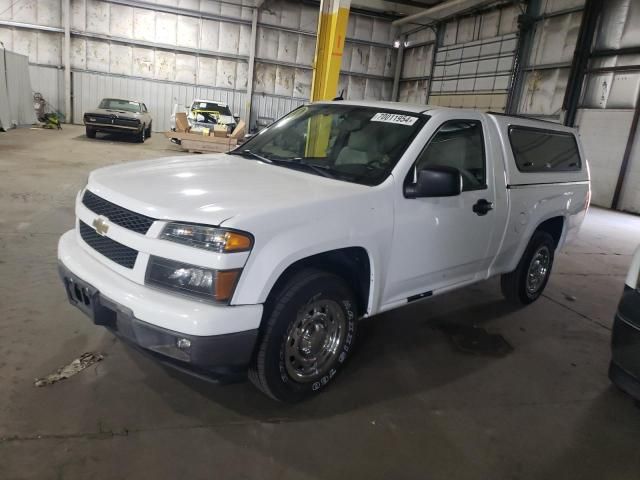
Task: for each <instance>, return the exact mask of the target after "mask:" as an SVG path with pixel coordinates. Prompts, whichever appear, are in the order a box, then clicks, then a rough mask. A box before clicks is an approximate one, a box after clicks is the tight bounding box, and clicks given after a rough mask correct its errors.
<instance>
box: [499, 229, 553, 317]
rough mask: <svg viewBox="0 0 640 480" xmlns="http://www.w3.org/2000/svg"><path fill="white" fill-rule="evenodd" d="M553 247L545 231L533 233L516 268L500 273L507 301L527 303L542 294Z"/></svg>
mask: <svg viewBox="0 0 640 480" xmlns="http://www.w3.org/2000/svg"><path fill="white" fill-rule="evenodd" d="M555 248H556V247H555V242H554V240H553V237H552V236H551V235H549V234H548V233H547V232H542V231H536V232H535V233H534V234H533V236H532V237H531V240H530V241H529V244H528V245H527V248H526V250H525V251H524V254H523V255H522V258H521V259H520V262H519V263H518V266H517V267H516V269H515V270H514V271H513V272H511V273H507V274H505V275H502V278H501V281H500V284H501V287H502V293H503V295H504V296H505V297H506V299H507V300H508V301H509V302H511V303H514V304H516V305H528V304H530V303H533V302H535V301H536V300H537V299H538V297H540V295H542V292H543V291H544V289H545V287H546V286H547V282H548V281H549V276H550V275H551V267H552V266H553V258H554V253H555Z"/></svg>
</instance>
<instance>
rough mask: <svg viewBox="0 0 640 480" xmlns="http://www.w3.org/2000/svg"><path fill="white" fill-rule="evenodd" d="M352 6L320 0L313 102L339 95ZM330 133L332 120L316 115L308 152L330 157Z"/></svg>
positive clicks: (344, 0) (343, 1) (341, 1)
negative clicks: (327, 153) (345, 41)
mask: <svg viewBox="0 0 640 480" xmlns="http://www.w3.org/2000/svg"><path fill="white" fill-rule="evenodd" d="M350 5H351V0H321V2H320V15H319V17H318V37H317V40H316V54H315V58H314V62H313V80H312V82H311V101H314V102H315V101H318V100H331V99H332V98H334V97H335V96H336V94H337V91H338V82H339V81H340V66H341V64H342V52H343V51H344V40H345V37H346V36H347V24H348V22H349V7H350ZM330 133H331V119H330V118H322V117H315V119H314V120H313V121H312V122H311V123H310V124H309V129H308V135H307V148H306V155H307V156H312V157H324V156H326V151H327V146H328V144H329V135H330Z"/></svg>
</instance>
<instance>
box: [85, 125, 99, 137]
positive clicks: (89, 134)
mask: <svg viewBox="0 0 640 480" xmlns="http://www.w3.org/2000/svg"><path fill="white" fill-rule="evenodd" d="M85 132H86V134H87V138H96V130H95V129H94V128H91V127H85Z"/></svg>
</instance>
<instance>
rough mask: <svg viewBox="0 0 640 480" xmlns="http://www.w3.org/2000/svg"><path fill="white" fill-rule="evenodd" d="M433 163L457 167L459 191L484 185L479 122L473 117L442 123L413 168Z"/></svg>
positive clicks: (484, 173) (484, 168) (484, 172)
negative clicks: (459, 177)
mask: <svg viewBox="0 0 640 480" xmlns="http://www.w3.org/2000/svg"><path fill="white" fill-rule="evenodd" d="M434 166H447V167H454V168H456V169H458V170H459V171H460V174H461V175H462V184H463V188H462V190H463V191H468V190H479V189H483V188H486V187H487V178H486V159H485V152H484V138H483V136H482V123H480V122H479V121H477V120H450V121H448V122H445V123H443V124H442V125H441V126H440V128H438V131H437V132H436V133H435V135H434V136H433V137H431V140H430V141H429V144H428V145H427V146H426V147H425V149H424V150H423V151H422V153H421V154H420V156H419V157H418V160H417V161H416V168H417V170H421V169H423V168H426V167H434Z"/></svg>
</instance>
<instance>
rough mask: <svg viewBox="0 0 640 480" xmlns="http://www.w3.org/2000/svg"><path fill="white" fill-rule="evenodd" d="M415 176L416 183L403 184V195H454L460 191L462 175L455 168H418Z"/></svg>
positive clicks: (414, 196)
mask: <svg viewBox="0 0 640 480" xmlns="http://www.w3.org/2000/svg"><path fill="white" fill-rule="evenodd" d="M417 177H418V178H417V179H416V183H410V184H408V185H405V187H404V196H405V197H407V198H422V197H454V196H456V195H460V192H462V175H460V171H459V170H458V169H457V168H453V167H445V166H437V167H427V168H423V169H422V170H418V175H417Z"/></svg>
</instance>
